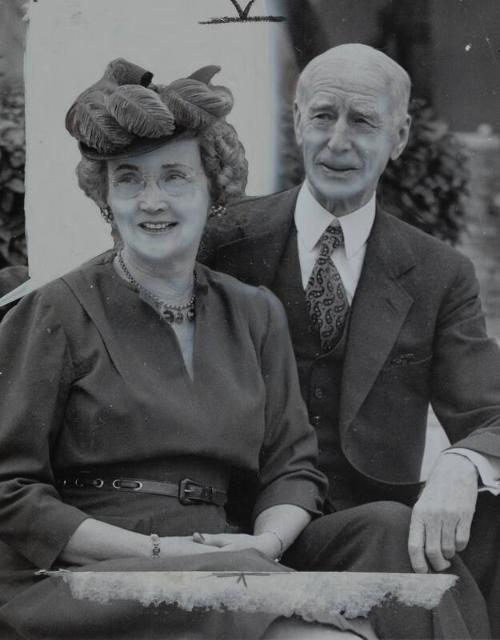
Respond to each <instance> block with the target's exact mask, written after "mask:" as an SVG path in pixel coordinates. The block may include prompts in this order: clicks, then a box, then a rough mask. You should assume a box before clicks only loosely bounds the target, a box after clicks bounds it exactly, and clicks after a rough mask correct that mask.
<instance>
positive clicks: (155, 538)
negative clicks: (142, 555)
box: [151, 533, 161, 558]
mask: <svg viewBox="0 0 500 640" xmlns="http://www.w3.org/2000/svg"><path fill="white" fill-rule="evenodd" d="M151 544H152V545H153V548H152V550H151V557H152V558H159V557H160V551H161V546H160V536H159V535H158V534H157V533H152V534H151Z"/></svg>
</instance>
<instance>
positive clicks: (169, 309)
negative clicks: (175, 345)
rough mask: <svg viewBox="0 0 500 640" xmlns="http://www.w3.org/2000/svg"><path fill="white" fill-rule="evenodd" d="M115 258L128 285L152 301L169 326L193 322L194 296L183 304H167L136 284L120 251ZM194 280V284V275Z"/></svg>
mask: <svg viewBox="0 0 500 640" xmlns="http://www.w3.org/2000/svg"><path fill="white" fill-rule="evenodd" d="M116 256H117V258H118V264H119V265H120V269H121V270H122V272H123V275H124V276H125V278H126V279H127V281H128V282H129V284H131V285H132V286H133V287H134V289H136V290H137V291H138V292H139V293H142V294H143V295H144V296H146V297H147V298H149V299H150V300H152V301H153V303H154V306H155V308H156V309H157V310H158V313H159V314H160V316H161V317H162V318H163V319H164V320H165V321H166V322H168V323H169V324H173V323H174V322H175V323H176V324H181V323H182V322H184V320H194V317H195V302H196V295H195V294H193V295H192V297H191V299H190V300H189V301H188V302H186V303H185V304H178V305H177V304H169V303H168V302H165V300H162V299H161V298H160V297H159V296H157V295H156V294H155V293H153V292H152V291H149V289H146V287H143V286H142V284H140V283H139V282H137V280H136V279H135V278H134V276H133V275H132V274H131V273H130V271H129V270H128V267H127V265H126V264H125V261H124V259H123V256H122V252H121V251H119V252H118V253H117V254H116ZM194 279H195V283H196V274H194Z"/></svg>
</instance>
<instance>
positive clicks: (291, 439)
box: [0, 253, 325, 640]
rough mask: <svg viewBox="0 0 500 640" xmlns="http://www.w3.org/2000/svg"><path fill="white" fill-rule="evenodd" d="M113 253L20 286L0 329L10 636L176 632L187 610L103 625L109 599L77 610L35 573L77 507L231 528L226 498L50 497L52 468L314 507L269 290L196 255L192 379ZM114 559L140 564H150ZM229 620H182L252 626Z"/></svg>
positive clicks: (301, 423)
mask: <svg viewBox="0 0 500 640" xmlns="http://www.w3.org/2000/svg"><path fill="white" fill-rule="evenodd" d="M112 259H113V254H112V253H107V254H104V255H103V256H100V257H99V258H96V259H95V260H93V261H91V262H90V263H88V264H87V265H85V266H84V267H82V268H80V269H78V270H76V271H73V272H71V273H70V274H69V275H67V276H65V277H63V278H60V279H58V280H56V281H54V282H52V283H50V284H48V285H46V286H44V287H42V288H41V289H39V290H38V291H36V292H34V293H32V294H30V295H28V296H26V297H25V298H24V299H23V300H22V301H21V302H20V303H19V304H18V305H17V306H16V308H14V309H13V310H12V311H11V312H10V313H9V314H8V315H7V316H6V318H5V319H4V321H3V323H2V325H1V329H0V372H1V373H0V538H1V539H2V540H3V542H4V543H6V544H5V546H4V547H3V550H4V551H5V554H4V555H5V558H4V561H2V571H1V573H0V597H1V602H0V604H1V605H2V606H0V625H1V624H3V625H4V627H5V629H6V630H7V629H9V630H10V633H12V636H11V637H13V638H14V637H22V638H49V637H50V638H59V637H60V638H68V637H71V638H73V639H74V640H76V639H77V638H99V637H103V638H111V637H117V638H118V637H120V638H129V637H130V638H134V639H137V638H142V637H144V638H156V637H158V638H160V637H169V638H170V637H176V636H175V634H174V633H173V632H172V633H171V632H169V633H166V631H165V620H168V621H169V624H170V622H171V623H172V625H173V627H175V628H176V629H181V628H182V624H183V623H186V616H187V614H185V612H181V611H176V612H172V611H171V610H166V611H165V612H164V613H165V616H166V617H165V618H164V619H163V622H162V625H163V626H161V625H160V627H158V628H156V627H157V626H158V623H157V621H158V620H159V619H161V616H160V615H159V614H158V610H157V612H156V613H155V615H154V616H153V615H151V616H147V615H146V614H145V613H144V610H142V611H139V607H137V610H134V607H132V606H131V605H130V603H127V606H126V607H125V608H124V610H123V611H119V607H118V609H117V610H118V611H119V613H118V617H117V618H116V614H115V618H116V619H115V620H114V621H113V615H114V614H113V613H112V611H113V607H107V608H106V607H102V606H101V608H100V609H99V607H98V606H97V605H95V604H89V603H86V604H85V603H84V604H82V603H79V607H77V608H76V609H78V610H76V609H75V604H74V603H73V604H72V603H71V601H70V600H71V599H70V598H69V596H68V594H67V593H66V592H65V591H64V590H65V589H66V587H64V585H63V584H62V581H61V580H59V579H57V578H50V579H45V580H42V581H37V582H35V581H34V580H33V571H34V570H35V569H36V568H51V567H54V566H57V558H58V556H59V554H60V553H61V551H62V549H63V548H64V546H65V545H66V543H67V542H68V540H69V538H70V537H71V535H72V534H73V532H74V531H75V529H76V528H77V527H78V526H79V525H80V524H81V522H82V521H83V520H85V519H86V518H88V517H93V518H96V519H98V520H102V521H104V522H108V523H111V524H114V525H118V526H121V527H124V528H127V529H130V530H134V531H138V532H141V533H145V534H150V533H152V532H155V533H157V534H159V535H160V536H168V535H191V534H192V533H193V531H196V530H198V531H205V532H212V533H216V532H224V531H227V530H233V525H232V524H230V523H229V522H228V514H227V510H226V509H225V508H224V507H220V506H215V505H212V504H196V505H193V504H191V505H181V504H180V502H179V501H178V500H177V499H176V498H170V497H163V496H155V495H149V494H133V493H120V492H118V491H117V492H112V491H99V489H85V490H78V489H73V490H67V489H60V492H59V491H58V490H57V489H56V483H55V480H56V478H58V477H61V476H67V475H68V474H71V473H73V472H77V471H81V470H88V469H92V470H93V471H95V472H96V473H99V474H103V475H106V476H108V477H116V476H118V477H136V478H145V479H151V480H157V481H169V482H178V481H179V480H181V479H183V478H185V477H189V478H192V479H195V480H197V481H199V482H201V483H203V484H207V485H211V486H215V487H217V488H219V489H221V490H227V491H228V492H229V493H230V494H232V492H233V489H237V488H238V487H239V486H240V484H239V483H240V482H242V481H243V480H242V479H244V480H245V482H247V481H248V483H249V484H248V486H249V487H253V488H254V489H255V490H256V493H255V496H256V497H255V499H253V498H252V501H251V503H249V504H245V503H244V501H242V497H241V495H240V496H239V498H238V501H237V506H238V507H239V508H238V509H236V510H235V513H236V514H238V517H239V516H241V515H242V514H243V515H244V512H245V510H246V511H248V508H249V507H252V508H253V514H252V513H247V514H246V515H247V516H249V521H250V520H251V518H252V517H253V518H255V517H256V515H258V513H260V512H261V511H262V510H264V509H266V508H268V507H271V506H273V505H278V504H284V503H288V504H294V505H297V506H300V507H302V508H304V509H305V510H307V511H308V512H310V513H311V514H312V515H313V516H316V515H318V514H319V513H320V509H321V505H322V500H323V498H324V494H325V481H324V478H323V476H322V475H321V474H320V473H319V472H318V471H317V469H316V467H315V462H316V440H315V436H314V432H313V430H312V429H311V427H310V426H309V424H308V420H307V414H306V410H305V407H304V404H303V402H302V400H301V396H300V392H299V389H298V382H297V375H296V367H295V362H294V359H293V355H292V349H291V346H290V342H289V338H288V334H287V331H286V320H285V315H284V312H283V310H282V308H281V305H280V303H279V302H278V301H277V299H276V298H275V297H274V296H273V295H272V294H271V293H270V292H269V291H267V290H266V289H264V288H254V287H249V286H247V285H243V284H241V283H240V282H238V281H237V280H235V279H233V278H232V277H230V276H226V275H222V274H219V273H217V272H213V271H211V270H209V269H207V268H206V267H203V266H201V265H197V285H196V296H197V298H196V329H195V341H194V353H193V369H194V376H193V379H191V378H190V377H189V375H188V373H187V370H186V368H185V365H184V361H183V358H182V354H181V352H180V349H179V346H178V343H177V339H176V336H175V333H174V332H173V330H172V328H171V327H170V326H169V325H168V324H167V323H165V322H164V321H162V320H161V318H160V317H159V316H158V314H157V313H156V312H155V310H154V309H153V308H152V307H151V306H150V305H149V304H147V303H146V302H145V301H143V300H142V299H141V298H140V297H139V296H138V295H137V293H136V292H135V291H134V290H133V289H132V288H131V287H129V285H128V284H127V283H126V282H124V281H123V280H122V279H121V278H120V277H119V276H118V275H117V274H116V273H115V270H114V268H113V264H112ZM247 495H250V493H248V494H247ZM242 506H243V508H241V507H242ZM241 526H242V525H241V524H240V527H241ZM7 545H8V546H7ZM122 563H123V561H122ZM134 563H135V564H134ZM117 564H118V565H119V564H120V561H112V562H109V563H107V564H106V563H104V564H103V565H102V566H103V567H104V568H107V567H111V568H112V569H113V570H116V567H117ZM125 565H126V567H127V569H131V568H134V567H135V568H146V569H147V568H149V567H150V565H151V561H148V560H144V561H143V560H140V559H137V560H130V559H129V560H127V561H126V562H125ZM93 568H96V567H95V566H94V567H93ZM161 568H162V569H165V570H167V569H169V568H172V569H177V570H183V569H184V568H185V569H189V570H196V569H200V568H202V569H205V570H206V569H214V570H217V569H219V570H220V569H224V568H226V569H236V568H240V569H247V570H252V569H254V570H265V571H267V570H270V571H271V570H276V565H275V564H274V563H272V562H271V561H268V560H267V559H265V558H264V557H263V556H261V555H260V554H258V553H257V552H248V553H243V554H237V555H235V554H229V553H227V554H224V553H213V554H203V555H200V556H191V557H186V558H185V559H183V558H172V559H169V558H168V557H167V556H166V555H164V556H163V557H162V560H161ZM71 606H72V607H73V609H75V610H74V611H72V614H71V615H69V614H68V613H67V611H68V609H67V607H71ZM103 609H105V614H103V613H102V611H103ZM170 609H171V608H170ZM134 611H135V618H136V621H137V617H138V616H139V618H141V620H140V624H139V626H137V623H135V626H134V620H133V618H134ZM145 611H146V612H147V610H145ZM160 611H161V608H160ZM64 612H66V614H64ZM139 614H140V615H139ZM175 616H177V617H175ZM101 618H102V619H101ZM106 618H107V619H106ZM198 618H199V626H198V627H197V626H196V625H197V624H198V623H197V622H196V620H198ZM90 619H92V621H93V622H92V625H91V629H92V633H91V632H90V631H89V628H88V627H86V626H85V625H86V624H88V621H89V620H90ZM230 619H231V616H228V615H226V616H223V615H222V614H213V615H212V616H211V615H210V614H207V613H203V614H199V615H198V617H197V616H194V615H190V616H189V626H190V627H191V629H194V630H196V629H197V628H199V629H204V633H205V634H206V635H205V636H204V637H228V638H229V637H236V636H234V633H235V632H234V628H235V627H234V626H233V627H231V625H234V624H236V625H238V624H239V625H240V626H239V627H238V629H239V630H240V633H241V635H240V636H239V637H253V636H252V632H249V631H248V629H247V630H246V631H245V630H244V627H245V623H244V622H243V623H242V622H241V620H240V621H238V620H236V621H231V620H230ZM117 620H119V621H120V624H119V627H120V628H117V626H116V625H117ZM214 620H215V621H214ZM228 621H229V622H228ZM99 625H101V626H99ZM148 625H150V626H148ZM155 625H156V626H155ZM176 625H177V626H176ZM193 625H194V627H193ZM200 625H201V626H200ZM210 625H212V626H210ZM255 628H256V629H258V625H257V626H256V627H255ZM13 629H16V632H17V634H18V635H15V634H14V633H13V631H12V630H13ZM159 629H160V630H159ZM209 629H212V631H209ZM231 629H232V631H231ZM231 633H233V636H231ZM115 634H116V635H115ZM155 634H157V635H155ZM158 634H159V635H158ZM162 634H163V635H162ZM1 637H2V638H4V637H9V636H8V635H7V631H5V632H4V633H3V634H2V635H1Z"/></svg>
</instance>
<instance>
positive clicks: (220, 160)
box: [76, 119, 248, 208]
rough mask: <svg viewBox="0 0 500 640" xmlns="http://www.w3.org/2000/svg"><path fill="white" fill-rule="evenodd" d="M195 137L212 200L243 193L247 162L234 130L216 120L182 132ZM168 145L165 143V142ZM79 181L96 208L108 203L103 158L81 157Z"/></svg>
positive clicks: (223, 201) (227, 199) (226, 199)
mask: <svg viewBox="0 0 500 640" xmlns="http://www.w3.org/2000/svg"><path fill="white" fill-rule="evenodd" d="M183 135H184V136H186V135H189V136H190V137H193V138H196V139H197V140H198V142H199V146H200V156H201V161H202V163H203V168H204V170H205V173H206V176H207V178H208V184H209V189H210V196H211V198H212V202H214V203H216V204H221V205H226V204H228V203H229V202H230V201H231V200H235V199H238V198H240V197H242V196H244V195H245V187H246V184H247V177H248V163H247V160H246V158H245V149H244V147H243V145H242V144H241V142H240V140H239V138H238V135H237V133H236V130H235V129H234V127H233V126H232V125H230V124H229V123H228V122H226V121H225V120H224V119H218V120H215V121H213V122H212V124H210V125H209V126H207V127H206V128H204V129H202V130H201V131H196V132H188V133H187V134H183ZM167 144H168V143H167ZM76 174H77V177H78V184H79V186H80V188H81V189H82V190H83V192H84V193H85V195H86V196H88V197H89V198H91V199H92V200H94V202H95V203H96V204H97V206H98V207H100V208H102V207H104V206H106V204H107V197H108V175H107V163H106V161H105V160H90V159H89V158H85V157H82V159H81V160H80V162H79V163H78V166H77V168H76Z"/></svg>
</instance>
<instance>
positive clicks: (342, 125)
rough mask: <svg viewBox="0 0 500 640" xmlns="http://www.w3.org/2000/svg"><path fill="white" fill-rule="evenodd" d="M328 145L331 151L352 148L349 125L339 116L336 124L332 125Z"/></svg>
mask: <svg viewBox="0 0 500 640" xmlns="http://www.w3.org/2000/svg"><path fill="white" fill-rule="evenodd" d="M327 146H328V149H329V150H330V151H337V152H341V151H349V150H350V149H351V146H352V145H351V138H350V132H349V127H348V125H347V123H346V122H345V121H344V120H342V119H340V118H339V119H338V120H337V121H336V122H335V124H333V125H332V129H331V132H330V137H329V140H328V143H327Z"/></svg>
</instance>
